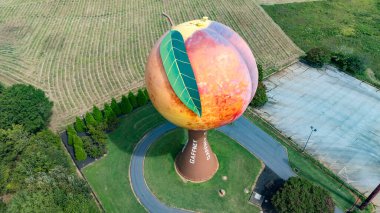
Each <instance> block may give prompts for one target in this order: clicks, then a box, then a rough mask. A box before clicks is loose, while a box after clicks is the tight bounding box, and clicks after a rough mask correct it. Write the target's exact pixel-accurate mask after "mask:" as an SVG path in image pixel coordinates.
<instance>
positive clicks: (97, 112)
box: [92, 105, 103, 124]
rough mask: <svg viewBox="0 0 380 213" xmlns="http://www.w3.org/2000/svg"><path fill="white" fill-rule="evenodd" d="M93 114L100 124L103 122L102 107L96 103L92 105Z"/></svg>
mask: <svg viewBox="0 0 380 213" xmlns="http://www.w3.org/2000/svg"><path fill="white" fill-rule="evenodd" d="M92 115H93V117H94V119H95V120H96V121H97V122H98V124H100V123H101V122H103V114H102V112H101V111H100V109H99V108H98V107H97V106H95V105H94V106H93V107H92Z"/></svg>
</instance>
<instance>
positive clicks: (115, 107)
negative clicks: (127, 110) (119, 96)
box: [111, 98, 121, 116]
mask: <svg viewBox="0 0 380 213" xmlns="http://www.w3.org/2000/svg"><path fill="white" fill-rule="evenodd" d="M111 108H112V111H113V112H114V113H115V114H116V116H119V115H121V110H120V107H119V104H117V101H116V100H115V98H112V101H111Z"/></svg>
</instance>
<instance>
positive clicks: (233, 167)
mask: <svg viewBox="0 0 380 213" xmlns="http://www.w3.org/2000/svg"><path fill="white" fill-rule="evenodd" d="M185 137H186V136H185V131H184V130H183V129H176V130H174V131H171V132H169V133H167V134H166V135H164V136H162V137H161V138H160V139H159V140H158V141H157V142H156V143H154V144H153V145H152V146H151V147H150V149H149V151H148V154H147V157H146V158H145V165H144V174H145V178H146V182H147V184H148V186H149V188H150V190H151V191H152V192H153V193H154V194H155V195H156V196H157V197H158V198H159V199H160V200H161V201H162V202H164V203H166V204H167V205H169V206H173V207H177V208H184V209H189V210H193V211H198V212H199V211H200V212H259V209H258V208H257V207H256V206H254V205H251V204H249V203H248V199H249V194H245V193H244V189H245V188H248V189H249V190H251V188H252V185H253V183H254V182H255V180H256V177H257V176H258V174H259V172H260V170H261V163H260V161H259V160H258V159H257V158H255V157H254V156H253V155H252V154H251V153H249V152H248V151H247V150H246V149H244V148H243V147H242V146H240V145H239V144H238V143H236V142H235V141H233V140H232V139H231V138H229V137H227V136H226V135H224V134H223V133H220V132H218V131H215V130H211V131H209V134H208V140H209V143H210V146H211V147H212V149H213V151H214V153H215V154H216V155H217V157H218V160H219V164H220V165H219V170H218V171H217V173H216V174H215V176H214V177H213V178H212V179H211V180H209V181H207V182H205V183H202V184H194V183H190V182H187V183H185V182H183V181H182V180H181V179H180V177H179V176H178V175H177V173H176V172H175V169H174V159H175V157H176V155H177V154H178V153H179V152H180V151H181V149H182V147H183V145H184V143H185ZM224 175H226V176H227V177H228V180H227V181H224V180H222V176H224ZM219 189H224V190H226V196H225V197H223V198H222V197H219V195H218V190H219Z"/></svg>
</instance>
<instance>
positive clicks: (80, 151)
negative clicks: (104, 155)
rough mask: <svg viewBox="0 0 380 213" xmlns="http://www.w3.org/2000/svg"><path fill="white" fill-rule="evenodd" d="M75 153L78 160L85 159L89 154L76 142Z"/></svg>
mask: <svg viewBox="0 0 380 213" xmlns="http://www.w3.org/2000/svg"><path fill="white" fill-rule="evenodd" d="M74 154H75V159H77V160H78V161H82V160H85V159H86V158H87V154H86V152H85V151H84V149H83V147H82V146H78V145H75V144H74Z"/></svg>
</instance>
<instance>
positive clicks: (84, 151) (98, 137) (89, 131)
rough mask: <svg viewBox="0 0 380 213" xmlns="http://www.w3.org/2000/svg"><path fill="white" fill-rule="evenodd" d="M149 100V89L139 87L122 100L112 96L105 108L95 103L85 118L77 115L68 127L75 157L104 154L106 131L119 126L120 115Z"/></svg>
mask: <svg viewBox="0 0 380 213" xmlns="http://www.w3.org/2000/svg"><path fill="white" fill-rule="evenodd" d="M148 101H149V96H148V92H147V90H146V89H144V90H141V89H139V90H138V92H137V94H136V95H135V94H134V93H132V92H129V93H128V96H125V95H123V96H122V97H121V100H120V102H117V101H116V99H115V98H112V100H111V103H110V104H109V103H105V104H104V107H103V110H100V109H99V107H97V106H95V105H94V106H93V108H92V111H91V112H87V113H86V114H85V115H84V116H83V118H80V117H76V120H75V123H74V124H73V125H69V126H68V127H67V129H66V132H67V137H68V144H69V145H70V146H72V147H73V148H74V155H75V159H76V160H78V161H82V160H85V159H87V157H91V158H99V157H101V156H103V155H104V154H105V153H106V152H107V149H106V141H107V136H106V131H110V130H113V129H114V128H115V127H116V126H117V124H118V117H119V116H122V115H126V114H128V113H130V112H132V110H134V109H136V108H138V107H140V106H144V105H146V104H147V103H148ZM78 133H85V134H84V135H83V134H78ZM79 135H82V136H79Z"/></svg>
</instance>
